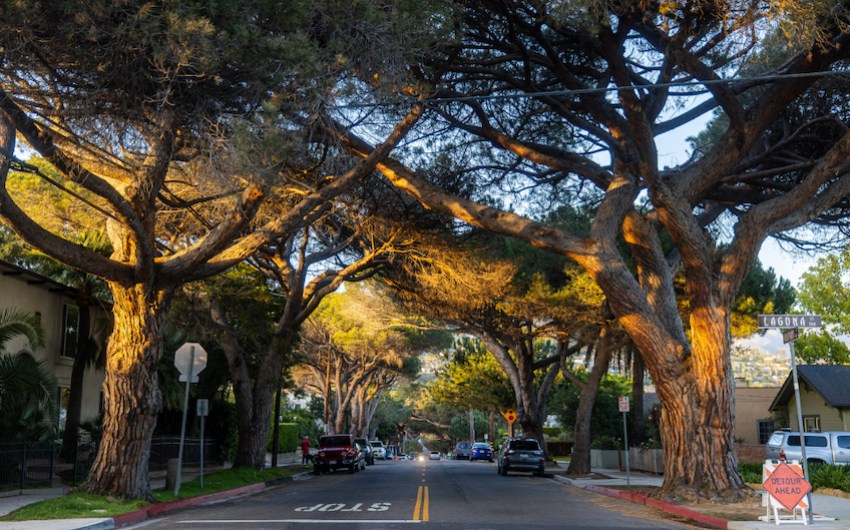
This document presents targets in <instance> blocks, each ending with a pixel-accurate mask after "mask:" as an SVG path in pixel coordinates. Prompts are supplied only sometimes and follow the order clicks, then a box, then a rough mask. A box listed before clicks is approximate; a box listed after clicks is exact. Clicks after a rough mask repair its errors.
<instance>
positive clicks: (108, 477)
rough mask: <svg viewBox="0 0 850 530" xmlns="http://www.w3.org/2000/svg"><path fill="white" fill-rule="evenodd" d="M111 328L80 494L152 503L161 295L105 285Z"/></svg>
mask: <svg viewBox="0 0 850 530" xmlns="http://www.w3.org/2000/svg"><path fill="white" fill-rule="evenodd" d="M110 289H111V290H112V296H113V299H114V304H113V316H114V318H115V327H114V331H113V332H112V336H111V337H110V338H109V343H108V345H107V351H106V353H107V358H106V363H107V370H106V379H105V381H104V384H103V394H104V418H103V439H102V440H101V442H100V446H99V448H98V453H97V457H96V458H95V461H94V464H93V466H92V468H91V471H90V472H89V476H88V479H87V480H86V482H85V484H84V485H83V486H82V489H83V490H84V491H88V492H90V493H97V494H100V495H111V496H115V497H120V498H127V499H147V500H153V496H152V495H151V489H150V482H149V480H148V463H149V459H150V447H151V437H152V436H153V431H154V427H155V426H156V416H157V414H158V413H159V411H160V409H161V407H162V396H161V394H160V391H159V386H158V384H157V372H156V368H157V363H158V362H159V359H160V357H161V355H162V341H161V327H162V321H163V317H164V314H165V305H166V303H165V300H164V296H163V293H161V292H151V290H149V289H145V288H144V287H142V286H140V285H133V286H129V287H125V286H122V285H117V284H110Z"/></svg>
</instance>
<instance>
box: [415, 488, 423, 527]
mask: <svg viewBox="0 0 850 530" xmlns="http://www.w3.org/2000/svg"><path fill="white" fill-rule="evenodd" d="M421 507H422V486H419V490H418V491H417V492H416V505H415V506H414V507H413V520H414V521H418V520H419V509H420V508H421Z"/></svg>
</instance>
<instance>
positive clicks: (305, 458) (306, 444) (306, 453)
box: [301, 436, 312, 464]
mask: <svg viewBox="0 0 850 530" xmlns="http://www.w3.org/2000/svg"><path fill="white" fill-rule="evenodd" d="M310 460H312V458H310V438H309V437H307V436H305V437H304V439H303V440H301V463H302V464H306V463H308V462H309V461H310Z"/></svg>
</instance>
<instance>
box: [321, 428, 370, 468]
mask: <svg viewBox="0 0 850 530" xmlns="http://www.w3.org/2000/svg"><path fill="white" fill-rule="evenodd" d="M343 467H344V468H346V469H348V472H349V473H354V472H356V471H361V470H363V469H366V460H365V459H364V457H363V451H361V449H360V447H359V446H358V445H357V442H355V441H354V436H353V435H351V434H328V435H325V436H321V437H319V450H318V452H317V453H316V456H315V457H314V458H313V473H315V474H316V475H319V474H320V473H322V472H323V471H324V472H325V473H327V472H328V471H332V470H335V469H339V468H343Z"/></svg>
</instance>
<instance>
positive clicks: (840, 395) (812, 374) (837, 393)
mask: <svg viewBox="0 0 850 530" xmlns="http://www.w3.org/2000/svg"><path fill="white" fill-rule="evenodd" d="M792 375H793V374H788V377H787V378H786V379H785V382H784V383H783V384H782V388H781V389H780V390H779V393H778V394H777V395H776V398H775V399H774V400H773V403H771V404H770V411H771V412H772V411H774V410H777V409H778V408H779V407H781V406H784V405H786V404H787V403H788V401H790V400H791V399H793V397H794V382H793V380H792V379H793V378H792ZM797 378H798V379H799V380H800V381H803V382H805V383H806V384H807V385H809V386H810V387H811V388H812V389H814V390H815V391H816V392H817V393H818V394H820V395H821V396H822V397H823V399H824V401H826V404H827V405H829V406H830V407H833V408H848V407H850V366H844V365H835V364H811V365H802V366H797Z"/></svg>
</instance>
